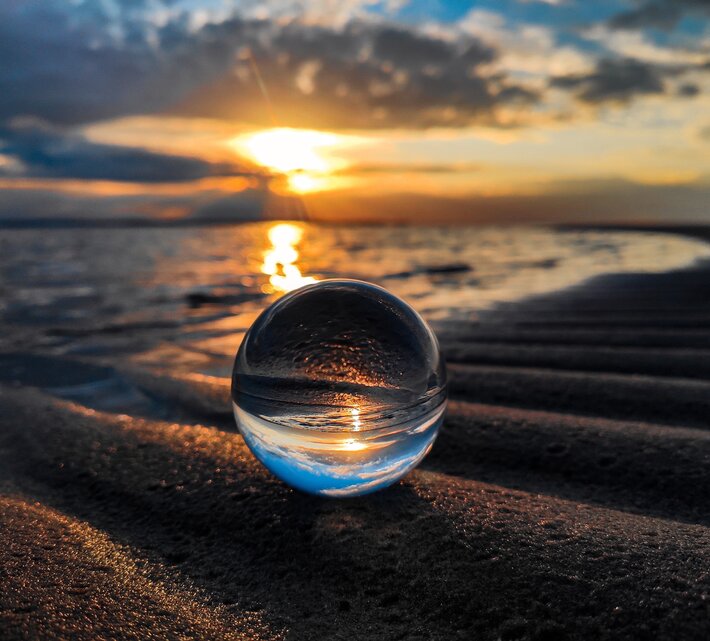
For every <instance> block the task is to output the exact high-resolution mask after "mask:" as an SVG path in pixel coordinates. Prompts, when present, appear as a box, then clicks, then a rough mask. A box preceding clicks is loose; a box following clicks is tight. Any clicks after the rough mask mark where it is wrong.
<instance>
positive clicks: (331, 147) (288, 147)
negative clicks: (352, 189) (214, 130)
mask: <svg viewBox="0 0 710 641" xmlns="http://www.w3.org/2000/svg"><path fill="white" fill-rule="evenodd" d="M360 142H361V139H359V138H357V137H356V136H343V135H341V134H334V133H329V132H325V131H314V130H309V129H289V128H287V127H280V128H276V129H267V130H265V131H257V132H254V133H250V134H246V135H244V136H239V137H237V138H234V139H233V140H231V141H230V145H231V146H232V147H233V148H234V149H235V150H236V151H237V152H238V153H239V154H241V155H243V156H246V157H247V158H249V159H250V160H252V161H253V162H255V163H256V164H258V165H261V166H263V167H266V168H267V169H269V170H271V171H273V172H275V173H279V174H283V175H285V176H286V181H287V185H288V188H289V190H290V191H294V192H297V193H306V192H311V191H322V190H325V189H332V188H333V187H334V186H338V184H339V181H338V180H337V179H336V178H335V177H334V176H333V174H334V173H335V172H337V171H339V170H341V169H343V168H345V167H347V166H348V164H349V163H348V162H347V161H346V160H344V159H343V158H341V157H339V156H337V155H336V153H337V152H338V151H342V150H343V149H345V148H347V147H352V146H353V145H357V144H360Z"/></svg>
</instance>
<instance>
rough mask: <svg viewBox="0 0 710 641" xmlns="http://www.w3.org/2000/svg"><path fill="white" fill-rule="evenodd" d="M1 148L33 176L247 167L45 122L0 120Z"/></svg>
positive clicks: (195, 174) (192, 175) (164, 178)
mask: <svg viewBox="0 0 710 641" xmlns="http://www.w3.org/2000/svg"><path fill="white" fill-rule="evenodd" d="M0 153H3V154H5V155H7V156H10V157H12V158H13V159H14V160H15V161H19V164H20V167H21V174H20V175H22V176H25V177H32V178H73V179H85V180H114V181H125V182H138V183H157V182H183V181H190V180H197V179H200V178H206V177H208V176H227V175H236V174H243V173H244V172H240V171H239V170H238V169H237V168H236V167H235V166H232V165H227V164H217V163H209V162H206V161H204V160H201V159H199V158H190V157H184V156H173V155H169V154H160V153H155V152H151V151H147V150H145V149H138V148H131V147H121V146H118V145H106V144H98V143H94V142H90V141H89V140H87V139H86V138H84V137H82V136H79V135H76V134H67V133H63V132H61V131H59V130H57V129H54V128H51V127H48V126H46V125H42V124H39V123H21V124H15V125H13V126H0ZM14 175H17V173H15V174H14Z"/></svg>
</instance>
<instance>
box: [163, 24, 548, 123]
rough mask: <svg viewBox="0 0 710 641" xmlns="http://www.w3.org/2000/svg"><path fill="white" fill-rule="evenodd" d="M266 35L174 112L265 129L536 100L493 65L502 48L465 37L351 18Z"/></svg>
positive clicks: (402, 119)
mask: <svg viewBox="0 0 710 641" xmlns="http://www.w3.org/2000/svg"><path fill="white" fill-rule="evenodd" d="M265 36H266V37H265V38H264V39H263V40H262V41H259V42H253V44H251V45H250V46H249V49H248V51H243V52H242V57H241V58H240V59H238V61H237V64H236V66H235V68H234V69H233V72H232V73H230V74H227V75H225V76H223V77H220V78H219V79H218V80H217V81H216V82H214V83H212V84H211V85H210V86H207V87H203V88H201V89H200V90H199V91H197V92H195V93H194V94H193V95H192V96H191V97H190V98H188V99H187V100H186V101H184V102H183V103H182V104H180V105H179V106H178V107H176V112H177V113H179V114H181V115H184V114H189V115H198V116H206V117H219V118H225V119H240V118H241V119H245V120H248V121H251V122H258V123H259V124H262V125H268V124H272V123H269V122H268V118H267V114H268V112H269V111H272V112H273V113H274V114H275V119H276V121H277V123H278V124H279V125H285V126H295V127H313V128H331V129H333V128H336V129H337V128H385V127H387V128H423V127H433V126H462V125H468V124H472V123H481V122H485V123H487V124H490V125H495V124H496V123H498V118H497V111H498V110H499V109H500V108H503V107H505V108H514V107H515V106H516V105H521V104H523V105H527V104H530V103H532V102H535V101H536V100H537V98H538V97H537V95H536V94H535V93H534V92H532V91H530V90H528V89H526V88H524V87H522V86H520V85H517V84H516V83H513V82H511V81H509V80H508V79H507V78H506V77H505V76H504V75H503V74H500V73H491V72H490V71H487V70H485V65H486V64H487V63H489V62H490V61H492V60H493V59H495V57H496V55H497V52H496V51H495V50H494V49H493V48H492V47H489V46H487V45H484V44H482V43H481V42H480V40H479V39H477V38H475V37H473V36H470V35H467V34H462V35H460V36H459V37H457V38H455V39H445V38H443V37H442V38H439V37H435V36H430V35H427V34H424V33H422V32H419V31H417V30H415V29H414V28H411V27H407V28H405V27H393V26H391V25H387V24H380V23H377V22H364V21H355V22H352V21H351V22H349V23H348V24H347V25H346V26H344V27H343V28H342V29H332V28H330V27H321V26H314V25H305V24H302V23H298V22H292V23H290V24H288V25H285V26H282V27H280V28H278V29H274V28H271V27H270V28H269V29H268V30H267V31H266V32H265ZM255 65H256V67H257V68H258V73H259V75H260V77H261V79H262V80H263V83H264V85H265V87H266V91H267V93H268V98H267V97H265V96H264V95H263V94H262V92H261V91H260V88H259V82H258V80H259V79H258V78H257V77H256V72H255V69H254V67H255ZM267 99H268V100H269V101H270V103H271V109H266V108H265V100H267Z"/></svg>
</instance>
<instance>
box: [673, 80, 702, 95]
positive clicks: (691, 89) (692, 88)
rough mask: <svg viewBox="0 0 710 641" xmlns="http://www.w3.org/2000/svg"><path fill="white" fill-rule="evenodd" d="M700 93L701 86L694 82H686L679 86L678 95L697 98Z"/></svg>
mask: <svg viewBox="0 0 710 641" xmlns="http://www.w3.org/2000/svg"><path fill="white" fill-rule="evenodd" d="M699 94H700V87H698V85H696V84H695V83H693V82H686V83H684V84H682V85H681V86H680V87H678V95H679V96H683V97H684V98H695V96H697V95H699Z"/></svg>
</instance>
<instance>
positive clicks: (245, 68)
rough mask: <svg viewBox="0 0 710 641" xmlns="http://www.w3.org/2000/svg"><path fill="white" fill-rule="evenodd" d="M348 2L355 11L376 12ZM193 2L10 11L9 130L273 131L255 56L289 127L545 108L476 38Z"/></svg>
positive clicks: (396, 122)
mask: <svg viewBox="0 0 710 641" xmlns="http://www.w3.org/2000/svg"><path fill="white" fill-rule="evenodd" d="M247 4H248V3H247ZM262 4H263V3H262ZM279 4H284V3H279ZM286 4H287V3H286ZM351 4H352V7H351V9H350V13H351V14H352V15H357V13H358V11H359V10H360V9H361V8H362V6H363V5H366V4H367V3H366V2H353V3H351ZM154 6H160V7H161V8H162V9H161V11H156V10H152V11H149V10H148V9H147V8H149V7H154ZM187 6H188V5H186V4H185V3H184V2H183V3H179V2H177V3H173V4H165V5H163V4H160V3H158V4H157V5H156V3H147V2H146V3H142V2H140V1H139V0H137V1H136V2H131V3H114V2H110V1H108V0H107V1H105V2H99V1H98V0H84V2H80V3H66V2H63V1H60V0H22V1H21V2H13V3H1V4H0V57H2V59H3V61H4V63H5V64H3V65H2V66H1V67H0V122H2V121H8V120H9V119H11V118H14V117H17V116H33V117H37V118H40V119H42V120H45V121H48V122H51V123H53V124H58V125H64V126H73V125H82V124H86V123H90V122H95V121H100V120H107V119H113V118H117V117H121V116H127V115H135V114H150V113H166V112H170V113H180V114H187V115H196V116H205V117H216V118H224V119H229V120H238V121H244V122H252V123H255V124H260V125H266V124H272V123H271V122H270V121H269V117H268V115H267V114H268V111H269V110H268V109H267V108H266V107H265V98H264V95H263V92H262V91H261V88H260V86H259V84H260V83H259V82H258V79H257V78H256V77H255V71H254V65H253V61H256V64H257V66H258V68H259V71H260V74H261V77H262V80H263V84H264V85H265V87H266V91H267V93H268V94H269V96H270V100H271V103H272V106H273V109H272V110H273V112H274V113H275V114H276V117H277V118H278V120H279V122H278V124H280V125H283V126H289V125H290V126H318V127H319V128H324V127H330V128H358V127H403V128H404V127H411V128H416V127H429V126H461V125H468V124H472V123H476V122H485V123H486V124H490V125H495V124H496V123H497V122H498V118H497V111H498V110H499V109H500V108H510V109H513V108H515V107H516V105H521V104H523V105H525V104H530V103H532V102H535V101H536V100H537V99H538V96H537V95H536V93H535V92H534V91H531V90H529V89H526V88H525V87H523V86H520V85H518V84H517V83H516V82H514V81H512V80H510V79H509V78H508V77H507V75H506V74H505V73H504V72H496V73H492V72H490V71H487V70H486V68H485V65H486V64H487V63H490V62H491V61H492V60H494V59H495V58H496V57H497V56H498V55H499V53H498V51H496V50H495V49H494V48H493V47H491V46H489V45H484V44H483V43H482V42H481V41H480V39H478V38H477V37H476V36H474V35H471V34H465V33H457V34H456V35H455V36H449V37H436V36H431V35H427V34H425V33H423V32H422V31H421V30H420V29H418V28H417V27H415V26H412V25H404V24H390V23H388V22H386V20H385V19H384V18H382V17H380V18H377V19H375V18H368V19H357V18H356V19H349V20H347V22H344V23H342V22H338V21H336V22H327V21H326V23H314V22H312V21H307V20H306V19H305V18H303V19H299V20H296V19H290V20H284V19H283V18H279V19H277V18H275V17H272V15H271V14H270V13H269V11H270V10H271V11H272V13H273V11H275V10H274V9H273V8H272V9H270V10H267V9H265V10H264V11H263V12H261V14H263V15H264V17H254V16H258V15H260V12H259V11H257V10H256V8H252V11H251V13H248V12H247V13H245V14H234V13H232V14H229V15H226V14H224V10H223V12H222V13H221V14H219V13H214V12H213V13H209V12H207V13H205V14H203V13H200V12H198V11H194V10H193V11H191V12H190V11H188V10H187V9H186V7H187ZM277 13H278V12H277ZM348 15H349V14H348ZM249 52H251V60H250V59H249Z"/></svg>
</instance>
